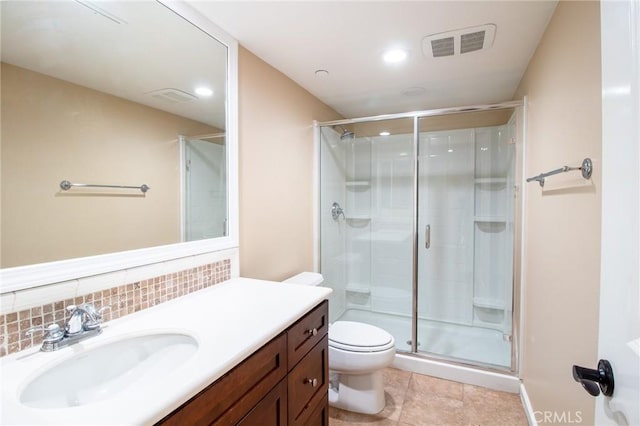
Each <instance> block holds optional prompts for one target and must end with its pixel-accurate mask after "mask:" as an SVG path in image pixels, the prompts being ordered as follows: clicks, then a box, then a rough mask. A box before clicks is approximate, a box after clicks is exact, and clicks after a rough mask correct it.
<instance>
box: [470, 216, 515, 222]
mask: <svg viewBox="0 0 640 426" xmlns="http://www.w3.org/2000/svg"><path fill="white" fill-rule="evenodd" d="M473 221H474V222H490V223H506V221H507V219H506V218H505V217H500V216H475V217H474V218H473Z"/></svg>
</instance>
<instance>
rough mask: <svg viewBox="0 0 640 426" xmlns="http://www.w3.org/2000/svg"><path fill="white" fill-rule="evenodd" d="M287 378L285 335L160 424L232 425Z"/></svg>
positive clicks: (267, 345) (260, 350)
mask: <svg viewBox="0 0 640 426" xmlns="http://www.w3.org/2000/svg"><path fill="white" fill-rule="evenodd" d="M286 374H287V335H286V333H283V334H281V335H280V336H278V337H276V338H275V339H273V340H272V341H271V342H269V343H267V344H266V345H265V346H263V347H262V348H261V349H259V350H258V351H257V352H256V353H254V354H253V355H251V356H250V357H249V358H247V359H246V360H245V361H243V362H242V363H241V364H240V365H238V366H236V367H235V368H233V369H232V370H231V371H229V372H228V373H227V374H225V375H224V376H222V377H221V378H220V379H218V380H216V381H215V382H214V383H213V384H211V385H210V386H209V387H207V388H206V389H204V390H203V391H201V392H200V393H199V394H197V395H196V396H194V397H193V398H192V399H191V400H189V401H187V402H186V403H185V404H183V405H182V406H181V407H180V408H178V409H177V410H176V411H174V412H173V413H171V414H170V415H169V416H167V417H165V418H164V419H163V420H161V421H160V422H159V424H164V425H180V426H182V425H209V424H216V425H218V424H219V425H234V424H236V423H238V422H239V421H240V420H241V419H242V418H243V417H244V416H245V414H246V413H247V412H248V411H249V410H250V409H251V408H252V407H254V406H255V405H256V404H257V403H258V402H259V401H260V400H261V399H262V398H263V397H264V396H265V395H267V394H268V393H269V391H270V390H271V389H272V388H273V387H274V386H275V385H276V384H277V383H278V382H279V381H280V380H281V379H282V378H284V377H285V376H286Z"/></svg>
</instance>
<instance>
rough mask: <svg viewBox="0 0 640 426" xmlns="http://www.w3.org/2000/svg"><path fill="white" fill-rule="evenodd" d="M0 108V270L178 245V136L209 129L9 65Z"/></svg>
mask: <svg viewBox="0 0 640 426" xmlns="http://www.w3.org/2000/svg"><path fill="white" fill-rule="evenodd" d="M1 105H2V134H1V138H2V171H1V176H2V188H1V189H2V205H3V207H4V208H3V210H2V260H1V264H2V267H9V266H16V265H24V264H31V263H40V262H46V261H52V260H59V259H68V258H73V257H79V256H90V255H95V254H102V253H109V252H114V251H122V250H130V249H136V248H143V247H150V246H157V245H161V244H169V243H175V242H178V241H179V239H180V224H179V208H180V203H179V200H180V194H179V173H180V169H179V162H178V158H179V145H178V142H177V137H178V135H179V134H185V135H193V134H203V133H213V132H217V131H218V130H217V129H215V128H213V127H210V126H207V125H204V124H202V123H198V122H196V121H192V120H188V119H185V118H182V117H178V116H176V115H173V114H169V113H166V112H163V111H160V110H157V109H154V108H149V107H146V106H143V105H140V104H136V103H133V102H130V101H127V100H124V99H122V98H117V97H115V96H111V95H107V94H105V93H102V92H98V91H95V90H91V89H87V88H85V87H82V86H78V85H75V84H71V83H68V82H65V81H62V80H58V79H55V78H51V77H48V76H45V75H43V74H39V73H35V72H32V71H28V70H25V69H23V68H18V67H15V66H12V65H8V64H2V104H1ZM63 179H68V180H70V181H72V182H83V183H107V184H120V185H140V184H143V183H146V184H147V185H149V186H150V187H151V190H150V191H149V192H148V193H147V195H146V196H142V195H141V193H140V192H135V191H125V192H123V191H115V192H114V191H110V192H109V193H108V194H107V193H105V192H104V191H103V192H102V193H101V194H100V195H97V193H98V191H96V190H91V191H90V192H86V191H85V192H84V193H83V191H82V190H77V189H74V190H72V191H69V192H62V191H61V190H60V188H59V183H60V181H62V180H63Z"/></svg>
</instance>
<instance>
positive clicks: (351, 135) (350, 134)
mask: <svg viewBox="0 0 640 426" xmlns="http://www.w3.org/2000/svg"><path fill="white" fill-rule="evenodd" d="M355 137H356V134H355V133H353V132H350V131H348V130H345V131H344V132H342V134H341V135H340V140H341V141H343V140H345V139H353V138H355Z"/></svg>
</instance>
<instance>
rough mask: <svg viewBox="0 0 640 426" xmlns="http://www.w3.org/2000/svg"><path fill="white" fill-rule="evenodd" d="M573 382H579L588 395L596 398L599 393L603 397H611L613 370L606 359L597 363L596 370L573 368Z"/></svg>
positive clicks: (575, 366) (576, 366)
mask: <svg viewBox="0 0 640 426" xmlns="http://www.w3.org/2000/svg"><path fill="white" fill-rule="evenodd" d="M573 380H575V381H576V382H579V383H580V384H581V385H582V387H583V388H584V389H585V390H586V391H587V392H589V394H590V395H593V396H598V395H600V391H602V393H603V394H604V395H605V396H611V395H613V387H614V386H613V368H611V364H610V363H609V361H607V360H606V359H601V360H600V361H598V369H597V370H592V369H590V368H584V367H580V366H578V365H574V366H573Z"/></svg>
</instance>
